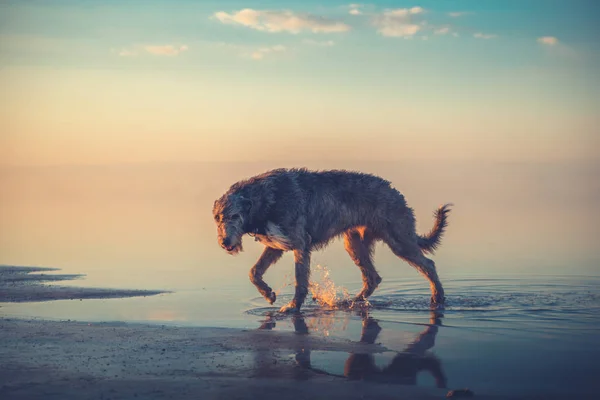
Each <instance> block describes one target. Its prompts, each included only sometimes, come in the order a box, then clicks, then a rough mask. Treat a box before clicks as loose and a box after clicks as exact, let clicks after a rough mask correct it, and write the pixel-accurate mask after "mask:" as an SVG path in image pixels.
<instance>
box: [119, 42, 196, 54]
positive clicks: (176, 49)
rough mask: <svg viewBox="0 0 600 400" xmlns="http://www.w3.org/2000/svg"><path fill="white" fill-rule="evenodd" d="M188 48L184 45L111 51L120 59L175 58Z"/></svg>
mask: <svg viewBox="0 0 600 400" xmlns="http://www.w3.org/2000/svg"><path fill="white" fill-rule="evenodd" d="M188 50H189V47H188V46H187V45H185V44H183V45H179V46H176V45H172V44H166V45H145V46H135V47H132V48H123V49H120V50H114V49H113V50H112V52H113V53H117V54H118V55H119V56H121V57H135V56H138V55H140V54H144V53H146V54H151V55H153V56H171V57H172V56H176V55H179V54H180V53H183V52H184V51H188Z"/></svg>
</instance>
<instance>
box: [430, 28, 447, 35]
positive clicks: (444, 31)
mask: <svg viewBox="0 0 600 400" xmlns="http://www.w3.org/2000/svg"><path fill="white" fill-rule="evenodd" d="M433 33H435V34H436V35H447V34H448V33H450V28H448V27H447V26H445V27H443V28H439V29H436V30H435V31H434V32H433Z"/></svg>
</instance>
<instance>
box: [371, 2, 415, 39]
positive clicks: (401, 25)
mask: <svg viewBox="0 0 600 400" xmlns="http://www.w3.org/2000/svg"><path fill="white" fill-rule="evenodd" d="M424 11H425V10H423V8H421V7H412V8H397V9H394V10H387V11H384V12H383V13H382V14H380V15H378V16H376V17H375V18H373V24H374V25H375V26H376V27H377V32H379V34H381V35H382V36H388V37H411V36H414V35H415V34H416V33H417V32H419V30H421V25H419V24H417V23H415V22H414V21H413V19H414V17H415V15H419V14H422V13H423V12H424Z"/></svg>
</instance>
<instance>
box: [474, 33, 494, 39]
mask: <svg viewBox="0 0 600 400" xmlns="http://www.w3.org/2000/svg"><path fill="white" fill-rule="evenodd" d="M473 37H474V38H475V39H494V38H497V37H498V35H490V34H486V33H481V32H478V33H475V34H474V35H473Z"/></svg>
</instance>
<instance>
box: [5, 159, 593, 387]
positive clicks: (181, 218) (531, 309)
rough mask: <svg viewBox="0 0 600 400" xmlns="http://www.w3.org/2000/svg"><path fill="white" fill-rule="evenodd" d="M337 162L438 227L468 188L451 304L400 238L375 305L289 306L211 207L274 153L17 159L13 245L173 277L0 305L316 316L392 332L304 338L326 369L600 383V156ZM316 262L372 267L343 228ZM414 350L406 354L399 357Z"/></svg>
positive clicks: (45, 259)
mask: <svg viewBox="0 0 600 400" xmlns="http://www.w3.org/2000/svg"><path fill="white" fill-rule="evenodd" d="M309 166H310V165H309ZM337 166H338V167H348V168H357V169H363V170H367V171H371V172H375V173H379V174H381V175H383V176H385V177H387V178H388V179H390V180H391V181H393V183H394V185H395V186H396V187H398V188H399V190H401V191H402V192H404V193H405V195H406V197H407V200H408V202H409V204H410V205H411V206H412V207H413V208H414V209H415V212H416V214H417V219H418V227H419V228H418V229H419V231H421V232H425V231H427V230H428V229H429V228H430V227H431V224H432V222H433V221H432V218H431V213H432V211H433V209H434V208H435V207H437V205H439V204H440V203H444V202H454V203H455V204H456V206H455V210H454V211H453V213H452V214H451V220H450V226H449V228H448V233H447V236H446V237H445V239H444V241H443V244H442V247H441V249H440V250H439V251H438V253H437V254H436V256H435V257H434V259H435V261H436V263H437V265H438V271H439V273H440V277H441V279H442V282H443V283H444V286H445V289H446V292H447V293H446V294H447V302H448V306H447V309H446V310H445V311H444V312H443V314H442V315H431V313H430V312H429V311H428V310H427V305H428V296H429V293H428V286H427V284H426V282H425V281H424V280H423V279H422V278H421V277H420V276H419V275H418V274H417V272H416V271H414V270H413V269H412V268H411V267H409V266H408V265H406V264H405V263H404V262H402V261H400V260H398V259H397V258H396V257H394V256H393V254H392V253H391V252H390V251H389V250H388V249H387V248H386V247H384V246H378V248H377V250H376V260H375V262H376V265H377V268H378V269H379V271H380V274H381V276H382V277H383V279H384V281H383V283H382V285H381V287H380V288H379V289H378V291H377V292H376V293H375V295H374V296H373V297H372V299H371V300H372V307H371V308H370V309H368V311H367V312H358V311H347V310H346V311H344V310H337V311H331V310H327V309H326V308H323V307H319V306H318V305H314V304H308V305H307V306H306V307H305V309H304V318H303V320H298V319H296V320H292V318H290V317H286V318H281V317H279V316H277V315H276V314H274V313H273V311H275V310H276V308H275V307H269V306H268V304H267V303H266V302H265V301H264V300H263V299H262V298H260V297H259V296H258V294H257V292H256V290H255V289H254V287H253V286H252V285H251V284H250V283H249V281H248V278H247V273H248V270H249V268H250V267H251V266H252V264H253V262H254V261H255V260H256V258H257V257H258V255H259V253H260V251H261V248H260V246H259V245H258V244H257V243H255V242H253V241H252V240H249V239H250V238H247V239H246V240H245V249H246V251H245V252H244V253H242V254H240V255H239V256H236V257H231V256H228V255H227V254H225V253H224V252H223V251H222V250H221V249H220V248H219V247H218V246H217V244H216V238H215V228H214V225H213V222H212V218H211V214H210V209H211V207H212V202H213V201H214V199H215V198H216V197H218V196H219V195H220V194H221V193H222V192H223V191H224V190H225V189H226V188H227V187H228V186H229V184H231V183H232V182H233V181H235V180H237V179H240V178H242V177H246V176H248V175H251V174H254V173H256V172H260V171H263V170H264V169H266V168H267V167H272V166H267V165H259V164H248V165H230V164H210V165H167V166H164V165H162V166H161V165H146V166H119V167H85V168H83V167H81V168H75V167H56V168H5V169H2V170H1V174H0V180H1V182H0V183H1V184H0V201H1V207H0V263H2V264H13V265H38V266H47V267H58V268H61V269H62V270H61V271H60V273H83V274H86V277H85V279H82V280H77V281H70V282H65V283H59V284H60V285H76V286H90V287H112V288H131V289H163V290H172V291H173V293H169V294H163V295H159V296H153V297H146V298H130V299H111V300H85V301H71V300H68V301H55V302H47V303H28V304H2V305H1V306H2V307H1V308H0V315H3V316H19V317H42V318H50V319H79V320H86V321H139V322H152V323H160V324H177V325H194V326H223V327H243V328H250V329H258V328H261V329H273V330H287V331H292V330H304V329H308V331H309V332H310V334H314V335H329V336H335V337H344V338H348V339H350V340H353V341H360V340H362V341H373V342H375V343H382V344H383V345H384V346H386V347H387V348H388V349H390V351H389V352H386V353H383V354H378V355H375V356H374V357H369V356H365V355H358V356H356V355H354V356H351V355H349V354H342V353H339V354H338V353H328V352H316V351H313V352H311V353H310V354H301V355H298V354H296V355H295V356H296V357H297V359H300V360H304V362H305V363H307V365H310V366H311V368H316V369H319V370H322V371H323V373H330V374H336V375H342V374H344V372H345V368H346V373H347V374H350V375H352V374H353V373H358V372H356V371H370V372H368V373H367V375H368V376H366V378H368V379H374V380H380V381H385V380H386V379H389V378H390V376H391V377H395V378H394V379H395V381H396V382H402V383H404V384H414V383H416V384H418V385H425V386H435V385H436V379H437V381H439V380H440V379H446V380H447V383H448V386H450V387H462V386H468V387H471V388H473V389H474V390H475V391H477V390H481V391H493V392H500V393H548V392H559V393H565V394H573V393H586V394H591V393H593V392H594V391H597V390H598V389H600V387H599V385H598V384H597V383H595V382H597V376H598V373H599V372H600V369H599V367H598V359H599V357H600V347H599V346H598V345H597V343H598V338H599V337H600V290H599V289H598V288H599V284H600V273H599V271H598V265H599V263H598V260H599V259H600V257H599V255H598V251H597V250H596V243H595V242H594V238H597V237H599V235H598V229H599V228H598V227H599V226H600V224H598V223H596V217H595V215H596V210H595V208H596V206H597V204H598V200H600V197H599V194H598V193H599V191H598V185H599V184H598V182H597V181H596V180H595V179H593V177H594V176H597V174H596V172H597V171H596V169H595V168H593V167H590V166H565V165H522V164H520V165H514V164H510V165H490V164H482V165H477V166H473V165H462V164H448V165H441V166H435V167H431V166H429V164H428V163H421V164H419V163H417V164H407V163H404V164H401V165H396V164H393V165H392V164H386V163H380V164H369V165H352V164H349V165H341V166H340V165H337ZM314 167H330V166H329V165H314ZM415 171H419V175H418V176H416V175H415ZM313 265H314V268H313V270H314V273H313V277H314V279H315V280H322V277H321V276H320V273H319V272H320V271H321V269H319V268H320V267H319V266H322V267H323V268H326V269H327V270H328V271H329V272H330V274H331V276H330V277H331V279H332V280H333V282H335V284H336V285H337V286H338V288H340V289H341V288H342V287H343V288H346V289H348V290H349V291H350V292H351V293H352V292H355V291H357V290H358V288H359V286H360V274H359V271H358V269H357V268H356V267H355V266H354V265H353V263H352V262H351V260H350V259H349V257H348V256H347V254H346V253H345V251H344V250H343V245H342V244H341V243H340V242H335V243H333V244H332V245H331V246H330V248H328V249H327V250H326V251H324V252H320V253H316V254H315V255H314V256H313ZM292 276H293V262H292V257H291V255H286V256H284V257H283V258H282V260H280V261H279V262H278V263H277V264H276V265H275V266H273V267H272V268H271V269H270V270H269V271H268V273H267V274H266V276H265V280H266V281H267V282H268V283H269V284H270V285H271V286H272V287H273V288H274V289H275V290H278V291H279V297H278V302H277V305H279V306H280V305H282V304H284V302H285V301H286V300H287V299H288V298H289V296H290V293H291V286H290V285H291V283H292V282H291V277H292ZM306 359H308V360H309V362H307V361H306ZM399 364H401V365H403V366H404V367H403V368H400V369H398V368H396V367H397V366H398V365H399ZM406 365H409V367H406ZM361 368H362V369H361ZM353 371H354V372H353ZM418 371H420V372H418Z"/></svg>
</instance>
